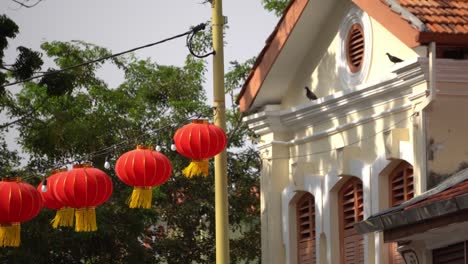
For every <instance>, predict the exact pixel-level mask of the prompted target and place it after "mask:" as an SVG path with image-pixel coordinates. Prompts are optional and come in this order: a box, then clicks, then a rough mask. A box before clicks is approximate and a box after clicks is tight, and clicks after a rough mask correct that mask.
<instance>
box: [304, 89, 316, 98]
mask: <svg viewBox="0 0 468 264" xmlns="http://www.w3.org/2000/svg"><path fill="white" fill-rule="evenodd" d="M304 89H305V90H306V96H307V98H309V100H317V98H318V97H317V95H315V94H314V93H313V92H312V91H311V90H310V89H309V87H307V86H306V87H304Z"/></svg>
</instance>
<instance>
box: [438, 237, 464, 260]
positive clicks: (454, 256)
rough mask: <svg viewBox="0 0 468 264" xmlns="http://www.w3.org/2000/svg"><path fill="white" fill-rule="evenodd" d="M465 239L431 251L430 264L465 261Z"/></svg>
mask: <svg viewBox="0 0 468 264" xmlns="http://www.w3.org/2000/svg"><path fill="white" fill-rule="evenodd" d="M465 249H466V241H465V242H462V243H457V244H454V245H451V246H448V247H444V248H439V249H434V250H433V251H432V264H452V263H466V261H467V259H466V255H465V252H466V251H465Z"/></svg>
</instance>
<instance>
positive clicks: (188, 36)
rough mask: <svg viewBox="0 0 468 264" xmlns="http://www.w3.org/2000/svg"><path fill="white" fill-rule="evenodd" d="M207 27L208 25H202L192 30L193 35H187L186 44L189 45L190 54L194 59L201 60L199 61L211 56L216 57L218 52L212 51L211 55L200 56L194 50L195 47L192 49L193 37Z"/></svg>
mask: <svg viewBox="0 0 468 264" xmlns="http://www.w3.org/2000/svg"><path fill="white" fill-rule="evenodd" d="M205 27H206V24H204V23H202V24H200V25H197V26H196V27H194V28H193V29H192V33H190V34H188V35H187V39H186V43H187V48H188V50H189V51H190V54H192V55H193V56H194V57H196V58H199V59H203V58H206V57H208V56H210V55H216V51H214V50H213V51H212V52H209V53H206V54H203V55H198V54H196V53H195V51H194V50H193V47H192V45H193V44H192V40H193V37H194V36H195V35H196V34H197V33H198V32H199V31H201V30H204V29H205Z"/></svg>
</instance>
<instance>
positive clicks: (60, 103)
mask: <svg viewBox="0 0 468 264" xmlns="http://www.w3.org/2000/svg"><path fill="white" fill-rule="evenodd" d="M197 41H209V40H206V39H203V38H202V39H200V40H197ZM197 45H198V46H199V47H203V46H204V45H206V44H204V43H197ZM41 48H42V50H43V52H44V54H46V55H47V56H49V57H50V58H52V59H53V60H54V62H55V63H56V65H57V66H58V67H59V68H62V69H63V68H67V67H69V66H72V65H76V64H79V63H82V62H85V61H89V60H93V59H96V58H100V57H103V56H107V55H109V54H110V51H109V50H107V49H105V48H102V47H98V46H95V45H92V44H89V43H84V42H80V41H74V42H57V41H55V42H46V43H44V44H43V45H42V46H41ZM37 54H39V53H37ZM39 57H40V56H39ZM20 60H21V61H22V63H23V64H25V65H32V64H34V63H35V62H36V61H30V60H26V59H20ZM111 64H112V65H115V66H116V69H118V70H120V71H122V72H123V74H124V81H123V82H122V83H121V84H120V85H118V86H117V87H109V85H108V84H107V83H106V82H105V80H103V79H101V78H100V77H99V75H98V74H97V71H98V70H99V69H100V67H101V66H102V64H101V63H98V64H93V65H88V66H86V67H81V68H76V69H74V70H70V71H66V72H63V73H61V74H51V75H48V76H46V78H42V79H41V80H40V81H38V82H27V83H24V84H23V85H22V89H21V91H20V92H19V93H18V94H17V95H15V96H13V95H9V96H10V97H9V102H8V104H4V107H5V108H7V109H8V113H9V116H10V117H11V118H18V119H20V120H21V121H20V122H18V123H17V128H18V131H19V143H20V144H21V146H22V148H23V149H24V151H25V152H27V153H28V154H29V155H30V158H29V161H28V164H27V165H26V166H25V167H24V168H22V174H23V176H26V177H27V181H29V182H30V183H31V184H38V183H39V181H40V177H39V176H40V175H44V174H45V175H47V174H48V173H50V170H51V169H54V168H55V167H57V166H59V165H63V164H70V163H72V162H77V161H88V160H89V161H91V162H93V164H94V166H96V167H98V168H100V169H103V170H105V169H104V168H103V164H104V161H105V160H108V161H110V162H111V163H115V161H116V159H117V158H118V157H119V156H120V155H121V154H122V153H124V152H126V151H128V150H131V149H133V148H134V147H135V145H137V144H147V145H160V146H162V152H163V153H164V154H165V155H166V156H168V158H169V159H170V160H171V162H172V165H173V167H174V171H173V175H172V177H171V178H170V179H169V181H168V182H166V183H165V184H163V185H161V186H160V187H159V188H156V189H155V190H154V196H153V208H152V210H139V209H129V208H128V206H127V204H126V200H127V198H128V196H129V195H130V193H131V188H130V187H128V186H125V185H124V184H123V183H121V182H120V181H119V180H118V179H117V177H116V175H115V173H114V171H113V170H112V169H110V170H105V171H106V172H107V173H108V174H109V175H110V176H111V178H112V180H113V184H114V193H113V195H112V197H111V199H110V200H109V201H108V202H107V203H105V204H104V205H102V206H99V207H98V208H97V209H96V210H97V217H98V231H97V232H95V233H89V234H86V233H75V232H74V231H73V230H70V229H67V228H62V229H59V230H54V229H52V228H51V227H50V225H49V221H50V219H51V218H52V217H53V214H54V212H52V211H50V210H47V209H44V210H43V211H42V212H41V213H40V214H39V216H37V217H36V218H34V219H33V220H31V221H29V222H26V223H24V224H22V245H21V246H20V247H19V248H15V249H10V248H9V249H5V250H2V251H0V262H1V263H3V262H6V263H29V262H30V261H31V260H34V262H35V263H38V264H40V263H214V262H215V246H214V245H215V241H214V238H215V228H214V225H215V221H214V187H213V185H214V178H213V175H214V172H213V169H212V168H213V166H211V167H210V168H211V171H210V176H209V177H207V178H204V177H196V178H193V179H187V178H185V177H183V176H182V175H181V173H180V171H181V170H182V169H183V168H184V167H185V166H186V165H188V162H189V161H188V160H187V159H186V158H184V157H182V156H180V155H179V154H177V153H176V152H174V151H171V150H170V145H171V143H172V135H173V134H174V132H175V129H177V128H178V127H180V126H182V125H184V124H186V123H188V122H189V119H191V118H194V117H201V118H208V119H211V118H212V116H213V111H212V109H211V107H210V104H209V103H208V102H207V99H206V96H205V94H204V90H203V85H204V77H203V76H204V73H205V71H206V64H205V62H204V61H203V60H198V59H195V58H193V57H191V56H188V57H187V58H186V61H185V64H184V65H183V66H181V67H176V66H167V65H160V64H158V63H156V62H153V61H150V60H148V59H147V60H142V59H138V58H136V57H134V56H132V55H129V56H125V57H119V58H116V59H113V60H112V61H111ZM249 65H251V61H250V62H247V63H246V64H237V66H238V67H233V72H234V73H228V74H227V80H229V81H228V83H229V85H230V86H229V87H230V88H229V92H230V94H231V97H232V96H233V94H234V91H235V90H236V89H238V88H239V87H238V86H239V84H240V82H239V81H236V78H245V76H246V74H247V72H248V70H249V69H250V68H249ZM33 68H34V67H33ZM28 75H29V73H28ZM23 77H24V76H23ZM23 77H21V78H23ZM7 78H13V79H14V78H15V76H14V75H8V76H7ZM227 116H228V125H227V127H228V131H227V134H228V136H229V139H230V141H229V146H228V178H229V186H228V195H229V201H230V205H229V213H230V214H229V218H230V219H229V221H230V231H231V233H232V235H231V259H232V261H233V263H240V262H241V261H252V262H257V261H258V257H259V254H260V229H259V225H260V221H259V198H258V196H259V194H258V190H259V182H258V177H259V168H260V159H259V157H258V154H257V152H256V151H255V149H254V148H253V147H249V144H248V143H247V141H248V139H249V138H250V137H251V132H249V131H248V129H247V127H246V126H245V125H244V124H242V122H241V118H240V117H241V115H240V113H239V112H238V109H237V108H236V107H234V108H233V109H230V110H228V112H227ZM3 151H6V147H5V146H4V144H3V149H2V144H0V153H7V152H3ZM0 158H3V156H0ZM10 163H11V164H10V165H8V166H11V165H12V164H13V165H15V164H16V163H15V159H14V158H13V159H12V160H11V162H10ZM0 165H3V164H0ZM8 166H5V167H8ZM2 168H3V166H2Z"/></svg>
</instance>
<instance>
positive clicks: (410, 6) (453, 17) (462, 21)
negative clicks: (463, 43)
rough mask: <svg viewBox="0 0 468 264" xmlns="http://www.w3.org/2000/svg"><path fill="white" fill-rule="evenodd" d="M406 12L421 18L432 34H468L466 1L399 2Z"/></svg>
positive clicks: (410, 0)
mask: <svg viewBox="0 0 468 264" xmlns="http://www.w3.org/2000/svg"><path fill="white" fill-rule="evenodd" d="M398 2H399V4H400V5H401V6H402V7H404V8H405V9H406V10H408V11H409V12H411V13H412V14H414V15H415V16H416V17H417V18H419V19H420V20H421V21H422V22H423V23H424V24H425V25H426V26H427V27H428V28H429V29H430V30H431V31H432V32H437V33H448V34H468V30H467V29H468V28H467V27H465V26H468V2H467V1H466V0H398Z"/></svg>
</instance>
